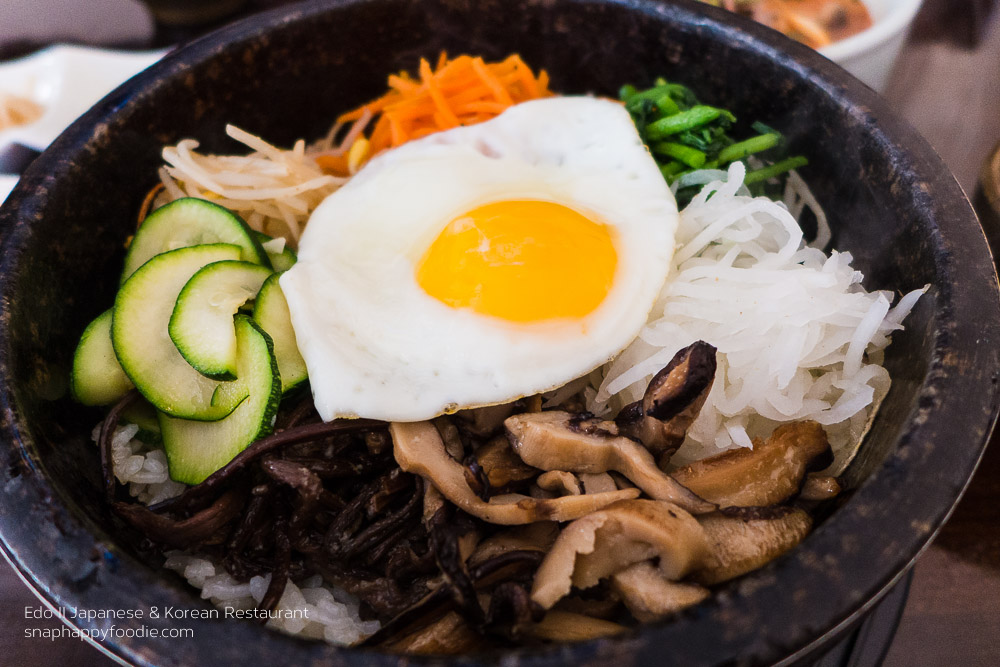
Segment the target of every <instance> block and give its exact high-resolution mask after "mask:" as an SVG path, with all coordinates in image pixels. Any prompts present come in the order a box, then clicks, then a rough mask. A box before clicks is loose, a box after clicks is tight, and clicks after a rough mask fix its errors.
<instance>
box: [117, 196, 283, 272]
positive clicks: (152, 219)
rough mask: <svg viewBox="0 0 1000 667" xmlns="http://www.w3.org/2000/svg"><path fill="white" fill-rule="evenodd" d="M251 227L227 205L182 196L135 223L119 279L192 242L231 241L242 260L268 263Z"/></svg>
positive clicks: (190, 244)
mask: <svg viewBox="0 0 1000 667" xmlns="http://www.w3.org/2000/svg"><path fill="white" fill-rule="evenodd" d="M252 232H253V230H251V229H250V228H249V227H247V224H246V223H245V222H243V220H242V219H240V217H239V216H237V215H235V214H234V213H232V212H231V211H230V210H229V209H226V208H223V207H221V206H219V205H218V204H213V203H212V202H210V201H206V200H204V199H197V198H195V197H185V198H184V199H178V200H176V201H172V202H170V203H169V204H166V205H165V206H161V207H160V208H158V209H156V210H155V211H153V212H152V213H150V214H149V216H147V217H146V219H145V220H143V221H142V224H141V225H139V229H138V230H137V231H136V233H135V238H133V239H132V243H131V244H129V247H128V253H126V255H125V270H124V271H122V280H121V281H122V282H123V283H124V282H125V281H126V280H128V278H129V276H131V275H132V274H133V273H135V271H136V269H138V268H139V267H140V266H142V265H143V264H145V263H146V262H147V261H149V260H150V259H151V258H152V257H155V256H156V255H159V254H160V253H162V252H167V251H168V250H176V249H177V248H186V247H188V246H193V245H202V244H212V243H231V244H233V245H237V246H239V247H240V257H239V258H238V259H242V260H243V261H244V262H253V263H254V264H262V265H264V266H268V267H269V266H271V262H270V260H269V259H268V258H267V253H266V252H264V249H263V248H261V247H260V243H258V242H257V239H256V238H254V236H253V233H252Z"/></svg>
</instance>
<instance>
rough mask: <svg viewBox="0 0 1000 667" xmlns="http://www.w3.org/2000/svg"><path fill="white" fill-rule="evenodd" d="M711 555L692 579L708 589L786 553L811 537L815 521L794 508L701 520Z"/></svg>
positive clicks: (740, 511) (745, 510)
mask: <svg viewBox="0 0 1000 667" xmlns="http://www.w3.org/2000/svg"><path fill="white" fill-rule="evenodd" d="M698 523H700V524H701V526H702V528H704V530H705V534H706V535H707V536H708V541H709V544H710V548H711V553H710V554H709V556H708V558H707V559H706V560H705V561H704V563H703V564H702V566H701V567H700V568H699V569H698V570H697V571H696V572H694V573H693V574H692V578H693V579H694V580H695V581H697V582H699V583H702V584H705V585H706V586H708V585H712V584H717V583H720V582H723V581H727V580H729V579H733V578H734V577H738V576H740V575H743V574H746V573H747V572H751V571H753V570H756V569H757V568H759V567H761V566H762V565H764V564H765V563H768V562H769V561H772V560H774V559H775V558H777V557H778V556H780V555H781V554H783V553H785V552H786V551H788V550H789V549H791V548H792V547H794V546H795V545H797V544H798V543H799V542H801V541H802V539H803V538H804V537H805V536H806V535H807V534H808V533H809V530H810V529H811V528H812V517H810V516H809V514H807V513H806V512H804V511H803V510H800V509H797V508H792V507H740V508H735V507H734V508H729V509H727V510H721V511H720V512H717V513H715V514H708V515H704V516H701V517H699V518H698Z"/></svg>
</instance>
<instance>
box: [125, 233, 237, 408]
mask: <svg viewBox="0 0 1000 667" xmlns="http://www.w3.org/2000/svg"><path fill="white" fill-rule="evenodd" d="M239 256H240V248H239V247H238V246H234V245H229V244H224V243H218V244H209V245H197V246H190V247H187V248H180V249H178V250H171V251H169V252H165V253H162V254H159V255H156V256H155V257H153V258H152V259H150V260H149V261H148V262H146V263H145V264H143V265H142V266H141V267H140V268H139V269H138V270H137V271H136V272H135V273H134V274H133V275H132V277H131V278H129V279H128V280H127V281H126V282H125V284H124V285H122V286H121V289H119V290H118V296H117V297H115V306H114V309H113V311H112V318H111V343H112V345H114V349H115V355H116V356H117V357H118V361H119V362H120V363H121V365H122V369H124V371H125V374H126V375H128V377H129V379H130V380H132V382H133V383H134V384H135V386H136V388H137V389H138V390H139V392H140V393H141V394H142V395H143V396H144V397H145V398H146V400H148V401H149V402H150V403H152V404H153V405H155V406H156V408H157V409H158V410H161V411H162V412H166V413H167V414H170V415H172V416H174V417H179V418H182V419H198V420H205V421H213V420H216V419H222V418H223V417H225V416H226V415H228V414H229V413H230V412H232V411H233V410H234V409H235V408H236V406H237V405H239V404H240V403H241V402H242V401H243V400H244V399H245V398H246V392H245V390H243V389H242V388H241V387H240V386H239V385H237V384H236V383H233V382H216V381H214V380H210V379H209V378H207V377H205V376H204V375H202V374H201V373H199V372H198V371H196V370H195V369H194V368H192V367H191V365H190V364H188V363H187V361H185V360H184V357H182V356H181V353H180V352H179V351H178V350H177V347H176V346H175V345H174V343H173V341H172V340H170V335H169V332H168V330H167V327H168V325H169V323H170V316H171V314H172V313H173V311H174V305H175V304H176V302H177V295H178V294H180V292H181V289H182V288H183V287H184V285H186V284H187V282H188V280H190V279H191V276H193V275H194V274H195V273H197V272H198V270H199V269H201V268H202V267H203V266H205V265H207V264H211V263H212V262H221V261H223V260H235V259H237V258H239Z"/></svg>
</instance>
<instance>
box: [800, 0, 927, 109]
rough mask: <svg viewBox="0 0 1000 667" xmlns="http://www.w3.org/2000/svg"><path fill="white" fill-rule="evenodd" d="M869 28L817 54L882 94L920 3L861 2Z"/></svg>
mask: <svg viewBox="0 0 1000 667" xmlns="http://www.w3.org/2000/svg"><path fill="white" fill-rule="evenodd" d="M863 1H864V3H865V5H866V6H867V7H868V11H869V12H871V15H872V26H871V27H870V28H868V29H867V30H864V31H862V32H859V33H858V34H856V35H853V36H851V37H848V38H847V39H842V40H840V41H839V42H834V43H833V44H830V45H829V46H824V47H823V48H821V49H820V50H819V52H820V53H822V54H823V55H824V56H826V57H827V58H829V59H830V60H832V61H834V62H836V63H837V64H839V65H840V66H841V67H843V68H844V69H846V70H847V71H848V72H850V73H851V74H853V75H854V76H856V77H858V78H859V79H861V80H862V81H864V82H865V83H867V84H868V85H869V86H871V87H872V88H874V89H875V90H877V91H879V92H882V91H883V90H885V85H886V82H887V81H888V80H889V74H890V72H892V65H893V63H894V62H896V56H898V55H899V50H900V49H901V48H902V47H903V42H904V41H905V40H906V33H907V30H908V29H909V27H910V24H911V23H912V22H913V17H914V16H916V15H917V10H918V9H920V3H921V0H863Z"/></svg>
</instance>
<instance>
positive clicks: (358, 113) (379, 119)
mask: <svg viewBox="0 0 1000 667" xmlns="http://www.w3.org/2000/svg"><path fill="white" fill-rule="evenodd" d="M548 87H549V75H548V74H547V73H546V72H545V71H544V70H540V71H539V72H538V76H537V77H536V76H535V74H534V72H532V70H531V68H530V67H528V66H527V65H526V64H525V63H524V61H523V60H522V59H521V57H520V56H518V55H516V54H515V55H512V56H508V57H507V58H506V59H504V60H503V61H501V62H498V63H487V62H485V61H484V60H483V59H482V58H480V57H475V58H473V57H472V56H468V55H460V56H457V57H455V58H448V56H447V54H446V53H443V52H442V53H441V54H440V56H439V57H438V59H437V63H436V64H435V65H434V68H433V69H431V64H430V63H429V62H428V61H427V60H423V59H422V60H421V61H420V66H419V68H418V70H417V78H414V77H413V76H411V75H410V74H408V73H406V72H400V73H399V74H392V75H390V76H389V78H388V88H389V90H388V91H387V92H386V93H385V94H384V95H382V96H381V97H378V98H376V99H374V100H372V101H370V102H368V103H366V104H363V105H361V106H360V107H358V108H357V109H354V110H352V111H349V112H347V113H345V114H343V115H341V116H340V117H339V118H338V119H337V121H338V122H341V123H354V122H357V121H358V120H359V119H361V118H362V117H364V116H365V115H366V114H365V112H366V111H367V112H369V113H370V114H372V120H371V121H370V122H369V124H368V128H367V129H368V131H369V132H370V134H369V135H368V141H369V150H368V153H367V154H368V156H369V157H370V156H373V155H375V154H377V153H379V152H381V151H384V150H387V149H389V148H395V147H397V146H401V145H402V144H405V143H406V142H407V141H411V140H413V139H418V138H420V137H426V136H427V135H429V134H433V133H434V132H440V131H441V130H447V129H450V128H453V127H458V126H459V125H472V124H474V123H481V122H483V121H486V120H490V119H491V118H495V117H496V116H498V115H499V114H501V113H503V112H504V111H505V110H506V109H507V108H508V107H510V106H513V105H515V104H518V103H520V102H525V101H527V100H533V99H538V98H540V97H548V96H549V95H551V93H550V92H549V90H548ZM316 162H317V164H318V165H319V167H320V168H321V169H323V170H324V171H328V172H330V173H335V174H338V175H343V174H345V173H346V171H347V158H346V157H345V156H340V157H333V156H329V155H324V156H320V157H318V158H317V160H316Z"/></svg>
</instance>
